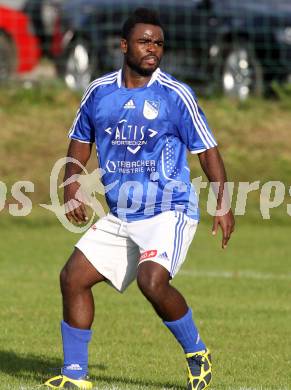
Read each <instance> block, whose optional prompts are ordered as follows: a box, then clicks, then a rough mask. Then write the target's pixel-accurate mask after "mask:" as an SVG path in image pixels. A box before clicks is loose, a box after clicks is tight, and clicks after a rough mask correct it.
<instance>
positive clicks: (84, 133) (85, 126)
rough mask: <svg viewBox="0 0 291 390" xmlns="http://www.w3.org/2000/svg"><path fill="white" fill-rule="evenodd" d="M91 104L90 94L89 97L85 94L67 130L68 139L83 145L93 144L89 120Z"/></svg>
mask: <svg viewBox="0 0 291 390" xmlns="http://www.w3.org/2000/svg"><path fill="white" fill-rule="evenodd" d="M92 104H93V98H92V94H91V95H90V96H89V97H87V96H86V94H85V95H84V96H83V99H82V101H81V105H80V108H79V110H78V112H77V114H76V117H75V120H74V122H73V125H72V127H71V129H70V130H69V133H68V137H69V138H71V139H76V140H78V141H80V142H85V143H93V142H94V141H95V131H94V127H93V125H92V119H91V112H92Z"/></svg>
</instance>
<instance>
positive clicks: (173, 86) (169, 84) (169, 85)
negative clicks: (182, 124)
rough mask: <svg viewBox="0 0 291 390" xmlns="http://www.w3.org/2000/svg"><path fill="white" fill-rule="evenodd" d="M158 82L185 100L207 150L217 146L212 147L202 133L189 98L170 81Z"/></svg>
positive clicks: (161, 80)
mask: <svg viewBox="0 0 291 390" xmlns="http://www.w3.org/2000/svg"><path fill="white" fill-rule="evenodd" d="M158 81H159V82H160V83H161V84H162V85H165V86H166V87H168V88H170V89H172V90H173V91H175V92H177V94H178V95H179V96H180V97H181V99H182V100H183V102H184V104H185V106H186V107H187V109H188V111H189V113H190V116H191V118H192V122H193V124H194V126H195V128H196V130H197V133H198V135H199V137H200V139H201V140H202V142H203V143H204V145H205V146H206V148H208V149H210V148H211V147H213V146H215V145H212V143H209V142H208V141H207V139H206V137H205V135H204V133H203V132H202V130H201V125H200V124H199V122H197V120H195V116H194V113H193V110H191V108H190V107H189V102H188V100H187V98H186V97H185V95H183V94H182V92H181V90H179V89H178V88H177V87H176V86H175V85H173V84H171V83H169V82H168V81H164V80H163V79H161V78H159V79H158Z"/></svg>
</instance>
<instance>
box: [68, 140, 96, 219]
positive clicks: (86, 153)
mask: <svg viewBox="0 0 291 390" xmlns="http://www.w3.org/2000/svg"><path fill="white" fill-rule="evenodd" d="M91 149H92V144H91V143H85V142H80V141H77V140H75V139H71V141H70V144H69V148H68V153H67V157H70V158H72V159H74V160H76V161H78V162H79V163H80V164H78V163H74V162H71V161H70V162H67V164H66V168H65V176H64V182H65V181H66V180H68V179H69V178H71V177H72V176H73V175H75V176H76V178H77V176H78V175H80V174H81V173H82V171H83V169H82V167H85V166H86V164H87V162H88V160H89V158H90V155H91ZM79 188H80V184H79V183H78V182H77V181H76V180H74V181H73V182H71V183H69V184H67V185H66V186H65V187H64V203H65V212H66V217H67V218H68V220H69V221H73V222H76V223H82V222H86V220H87V219H88V218H87V214H86V208H85V204H84V203H83V202H82V199H80V197H78V199H77V197H76V193H77V191H78V190H79Z"/></svg>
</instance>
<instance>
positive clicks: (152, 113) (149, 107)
mask: <svg viewBox="0 0 291 390" xmlns="http://www.w3.org/2000/svg"><path fill="white" fill-rule="evenodd" d="M159 109H160V102H157V101H153V100H145V102H144V106H143V115H144V117H145V118H146V119H156V117H157V116H158V115H159Z"/></svg>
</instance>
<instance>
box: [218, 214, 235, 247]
mask: <svg viewBox="0 0 291 390" xmlns="http://www.w3.org/2000/svg"><path fill="white" fill-rule="evenodd" d="M219 225H220V227H221V230H222V248H223V249H225V248H226V247H227V243H228V241H229V239H230V236H231V233H232V232H233V231H234V225H235V221H234V216H233V214H232V211H231V210H229V211H228V212H227V213H226V214H225V215H222V216H218V215H216V216H215V217H214V220H213V227H212V234H213V235H216V234H217V231H218V226H219Z"/></svg>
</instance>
